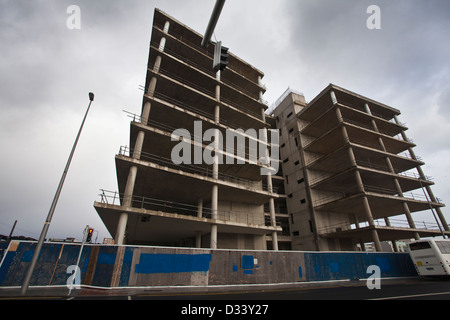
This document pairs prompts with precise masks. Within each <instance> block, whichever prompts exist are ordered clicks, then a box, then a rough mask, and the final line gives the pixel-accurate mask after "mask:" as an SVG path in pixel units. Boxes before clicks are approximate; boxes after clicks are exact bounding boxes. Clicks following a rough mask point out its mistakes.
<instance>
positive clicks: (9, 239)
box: [7, 220, 17, 243]
mask: <svg viewBox="0 0 450 320" xmlns="http://www.w3.org/2000/svg"><path fill="white" fill-rule="evenodd" d="M16 224H17V220H16V221H14V225H13V227H12V229H11V232H10V233H9V236H8V240H7V241H8V243H9V242H10V241H11V238H12V234H13V232H14V229H15V228H16Z"/></svg>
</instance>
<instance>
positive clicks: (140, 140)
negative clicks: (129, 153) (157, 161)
mask: <svg viewBox="0 0 450 320" xmlns="http://www.w3.org/2000/svg"><path fill="white" fill-rule="evenodd" d="M144 137H145V132H144V131H139V133H138V135H137V138H136V143H135V144H134V151H133V158H134V159H137V160H139V159H140V158H141V153H142V146H143V145H144Z"/></svg>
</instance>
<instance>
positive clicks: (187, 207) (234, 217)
mask: <svg viewBox="0 0 450 320" xmlns="http://www.w3.org/2000/svg"><path fill="white" fill-rule="evenodd" d="M99 196H100V202H101V203H104V204H109V205H117V206H120V205H121V200H122V199H123V194H119V193H118V192H113V191H107V190H104V189H100V194H99ZM131 200H132V202H131V203H132V207H133V208H136V209H144V210H153V211H159V212H163V213H169V214H179V215H183V216H191V217H197V215H198V206H195V205H191V204H186V203H181V202H175V201H168V200H161V199H156V198H150V197H141V196H133V197H132V199H131ZM200 218H206V219H212V210H211V208H208V207H203V208H202V216H201V217H200ZM217 220H223V221H227V222H235V223H242V224H246V225H254V226H265V220H264V214H263V212H261V213H252V212H243V211H230V210H220V209H219V210H218V211H217Z"/></svg>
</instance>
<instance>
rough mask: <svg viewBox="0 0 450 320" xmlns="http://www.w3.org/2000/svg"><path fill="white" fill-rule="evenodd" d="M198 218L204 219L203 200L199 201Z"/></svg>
mask: <svg viewBox="0 0 450 320" xmlns="http://www.w3.org/2000/svg"><path fill="white" fill-rule="evenodd" d="M197 218H203V198H199V199H198V204H197Z"/></svg>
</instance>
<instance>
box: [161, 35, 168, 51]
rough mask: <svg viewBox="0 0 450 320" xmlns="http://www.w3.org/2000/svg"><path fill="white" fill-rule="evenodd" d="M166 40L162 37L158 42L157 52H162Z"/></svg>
mask: <svg viewBox="0 0 450 320" xmlns="http://www.w3.org/2000/svg"><path fill="white" fill-rule="evenodd" d="M166 41H167V40H166V38H165V37H162V38H161V41H160V42H159V50H160V51H164V49H165V48H166Z"/></svg>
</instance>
